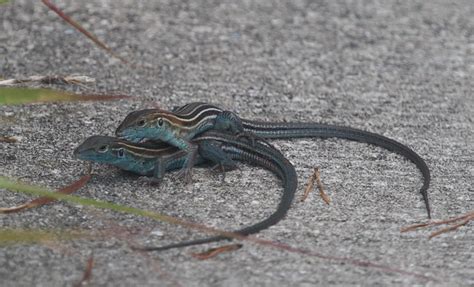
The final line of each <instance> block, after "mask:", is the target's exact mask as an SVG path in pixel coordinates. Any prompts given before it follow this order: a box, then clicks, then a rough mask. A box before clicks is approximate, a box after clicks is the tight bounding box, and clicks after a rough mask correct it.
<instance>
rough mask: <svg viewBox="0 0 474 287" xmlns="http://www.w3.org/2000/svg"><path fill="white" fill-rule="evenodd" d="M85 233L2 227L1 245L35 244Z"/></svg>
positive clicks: (66, 238) (0, 234)
mask: <svg viewBox="0 0 474 287" xmlns="http://www.w3.org/2000/svg"><path fill="white" fill-rule="evenodd" d="M84 235H85V234H84V233H81V232H78V231H64V230H52V231H46V230H39V229H0V246H8V245H16V244H35V243H45V242H51V241H59V240H73V239H77V238H80V237H83V236H84Z"/></svg>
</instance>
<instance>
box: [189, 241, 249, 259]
mask: <svg viewBox="0 0 474 287" xmlns="http://www.w3.org/2000/svg"><path fill="white" fill-rule="evenodd" d="M240 248H242V244H230V245H224V246H220V247H217V248H211V249H209V250H207V251H204V252H201V253H192V254H191V256H192V257H194V258H197V259H199V260H207V259H210V258H213V257H216V256H217V255H219V254H221V253H224V252H231V251H234V250H238V249H240Z"/></svg>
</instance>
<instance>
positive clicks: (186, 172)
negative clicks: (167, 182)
mask: <svg viewBox="0 0 474 287" xmlns="http://www.w3.org/2000/svg"><path fill="white" fill-rule="evenodd" d="M176 178H183V179H184V182H185V183H186V184H190V183H192V181H193V170H192V168H188V167H183V168H182V169H180V170H179V171H178V173H177V174H176Z"/></svg>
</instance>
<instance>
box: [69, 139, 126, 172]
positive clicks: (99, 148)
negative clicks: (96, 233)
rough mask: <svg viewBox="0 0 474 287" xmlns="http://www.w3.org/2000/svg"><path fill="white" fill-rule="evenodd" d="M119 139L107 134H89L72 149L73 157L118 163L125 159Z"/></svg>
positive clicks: (124, 152)
mask: <svg viewBox="0 0 474 287" xmlns="http://www.w3.org/2000/svg"><path fill="white" fill-rule="evenodd" d="M120 143H121V140H119V139H117V138H114V137H108V136H91V137H89V138H87V139H86V140H85V141H84V142H83V143H82V144H81V145H79V146H78V147H77V148H76V149H75V150H74V157H75V158H78V159H82V160H87V161H93V162H101V163H109V164H114V165H119V164H120V163H121V162H122V161H125V160H126V151H125V149H124V148H123V146H121V145H120Z"/></svg>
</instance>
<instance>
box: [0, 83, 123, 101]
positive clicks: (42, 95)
mask: <svg viewBox="0 0 474 287" xmlns="http://www.w3.org/2000/svg"><path fill="white" fill-rule="evenodd" d="M123 98H129V97H128V96H124V95H78V94H73V93H69V92H64V91H58V90H52V89H29V88H1V87H0V105H20V104H29V103H37V102H64V101H66V102H70V101H104V100H118V99H123Z"/></svg>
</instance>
